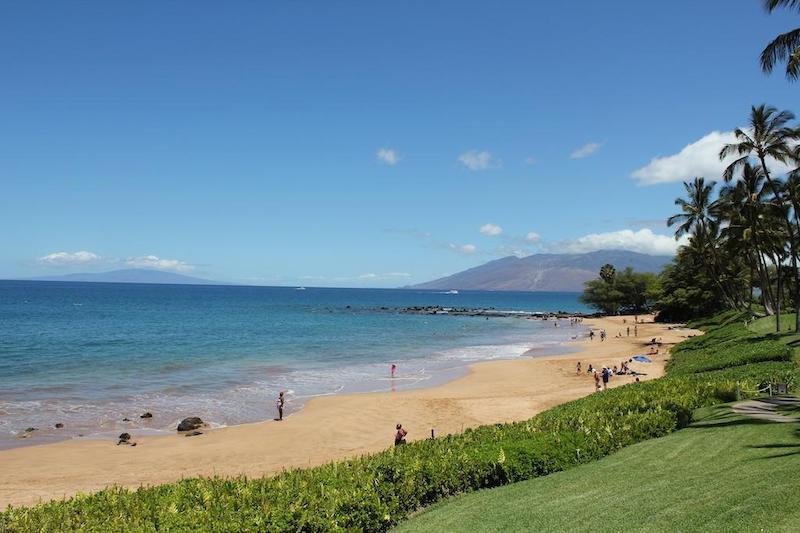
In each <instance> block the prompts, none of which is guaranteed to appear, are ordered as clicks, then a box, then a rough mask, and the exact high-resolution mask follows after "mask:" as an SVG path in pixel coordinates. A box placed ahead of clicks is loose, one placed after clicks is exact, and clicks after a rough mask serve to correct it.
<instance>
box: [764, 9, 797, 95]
mask: <svg viewBox="0 0 800 533" xmlns="http://www.w3.org/2000/svg"><path fill="white" fill-rule="evenodd" d="M763 2H764V7H765V8H766V10H767V11H769V12H770V13H772V12H773V11H774V10H775V9H777V8H779V7H786V8H789V9H798V10H800V0H763ZM779 61H786V77H787V78H789V79H790V80H792V81H794V80H796V79H797V78H798V77H800V28H795V29H793V30H792V31H789V32H786V33H782V34H781V35H778V36H777V37H776V38H775V40H773V41H772V42H771V43H769V44H768V45H767V47H766V48H764V51H763V52H761V70H763V71H764V72H765V73H767V74H769V73H771V72H772V69H773V68H774V67H775V64H776V63H777V62H779Z"/></svg>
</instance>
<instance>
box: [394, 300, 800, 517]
mask: <svg viewBox="0 0 800 533" xmlns="http://www.w3.org/2000/svg"><path fill="white" fill-rule="evenodd" d="M711 320H712V322H711V323H709V324H707V325H708V326H714V325H718V324H716V323H713V319H711ZM781 321H782V324H781V325H782V327H781V329H782V330H784V331H782V332H781V333H778V334H776V333H775V319H774V317H766V318H762V319H759V320H756V321H754V322H753V323H751V324H750V325H749V327H748V329H750V331H752V332H753V333H756V334H759V335H763V336H765V337H767V338H769V339H771V340H776V341H778V342H781V343H784V344H787V345H789V346H791V347H793V348H794V352H795V360H796V361H800V335H798V334H797V333H796V332H794V316H793V315H783V316H782V317H781ZM699 325H700V326H704V324H699ZM783 414H785V415H788V416H795V417H798V416H800V412H784V413H783ZM695 417H696V419H697V420H698V421H697V422H696V423H695V424H693V425H692V427H691V428H689V429H686V430H683V431H679V432H677V433H674V434H672V435H669V436H667V437H664V438H660V439H655V440H651V441H647V442H643V443H640V444H636V445H633V446H631V447H628V448H626V449H624V450H621V451H620V452H618V453H616V454H614V455H612V456H609V457H606V458H604V459H601V460H600V461H598V462H595V463H590V464H586V465H583V466H580V467H577V468H574V469H571V470H567V471H565V472H559V473H556V474H551V475H549V476H546V477H543V478H538V479H534V480H530V481H525V482H521V483H516V484H513V485H509V486H506V487H500V488H496V489H491V490H484V491H481V492H477V493H473V494H468V495H465V496H460V497H457V498H453V499H451V500H448V501H446V502H443V503H441V504H439V505H436V506H433V507H432V508H430V509H429V510H426V511H425V512H423V513H422V514H420V515H419V516H417V517H416V518H414V519H412V520H410V521H408V522H406V523H404V524H401V526H400V527H399V528H398V531H437V530H439V531H446V530H459V531H462V530H463V531H505V530H545V531H592V530H610V531H614V530H626V531H630V530H641V531H659V530H661V531H674V530H700V529H707V530H711V531H714V530H718V531H725V530H728V531H730V530H737V531H738V530H765V531H781V530H785V531H789V530H792V531H795V530H796V524H797V523H799V522H800V509H798V507H800V506H799V505H798V504H800V485H798V484H797V482H796V480H797V479H798V477H799V475H800V462H798V459H800V429H798V426H797V425H794V424H790V425H782V424H766V423H758V422H754V421H750V420H746V419H742V418H741V417H737V416H736V415H733V414H732V412H731V411H730V410H729V409H728V408H727V407H724V406H721V407H716V408H708V409H702V410H700V411H699V412H698V413H696V414H695Z"/></svg>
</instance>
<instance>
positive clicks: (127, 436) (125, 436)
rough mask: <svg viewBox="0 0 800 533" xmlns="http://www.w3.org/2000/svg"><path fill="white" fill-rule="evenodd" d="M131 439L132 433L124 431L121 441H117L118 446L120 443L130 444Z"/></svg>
mask: <svg viewBox="0 0 800 533" xmlns="http://www.w3.org/2000/svg"><path fill="white" fill-rule="evenodd" d="M130 440H131V434H130V433H122V434H121V435H120V436H119V442H118V443H117V446H119V445H120V444H128V443H129V442H130Z"/></svg>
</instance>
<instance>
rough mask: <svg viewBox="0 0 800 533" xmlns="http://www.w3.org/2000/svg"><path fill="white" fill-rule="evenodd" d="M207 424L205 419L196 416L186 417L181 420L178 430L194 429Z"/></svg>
mask: <svg viewBox="0 0 800 533" xmlns="http://www.w3.org/2000/svg"><path fill="white" fill-rule="evenodd" d="M204 425H205V424H204V423H203V420H202V419H201V418H199V417H196V416H190V417H189V418H184V419H183V420H181V423H180V424H178V431H192V430H195V429H197V428H201V427H203V426H204Z"/></svg>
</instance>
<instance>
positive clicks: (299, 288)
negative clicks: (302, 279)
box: [294, 287, 306, 291]
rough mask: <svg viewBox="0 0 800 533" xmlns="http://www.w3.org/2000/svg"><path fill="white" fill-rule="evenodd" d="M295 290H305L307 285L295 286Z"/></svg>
mask: <svg viewBox="0 0 800 533" xmlns="http://www.w3.org/2000/svg"><path fill="white" fill-rule="evenodd" d="M294 290H296V291H304V290H306V288H305V287H295V289H294Z"/></svg>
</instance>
